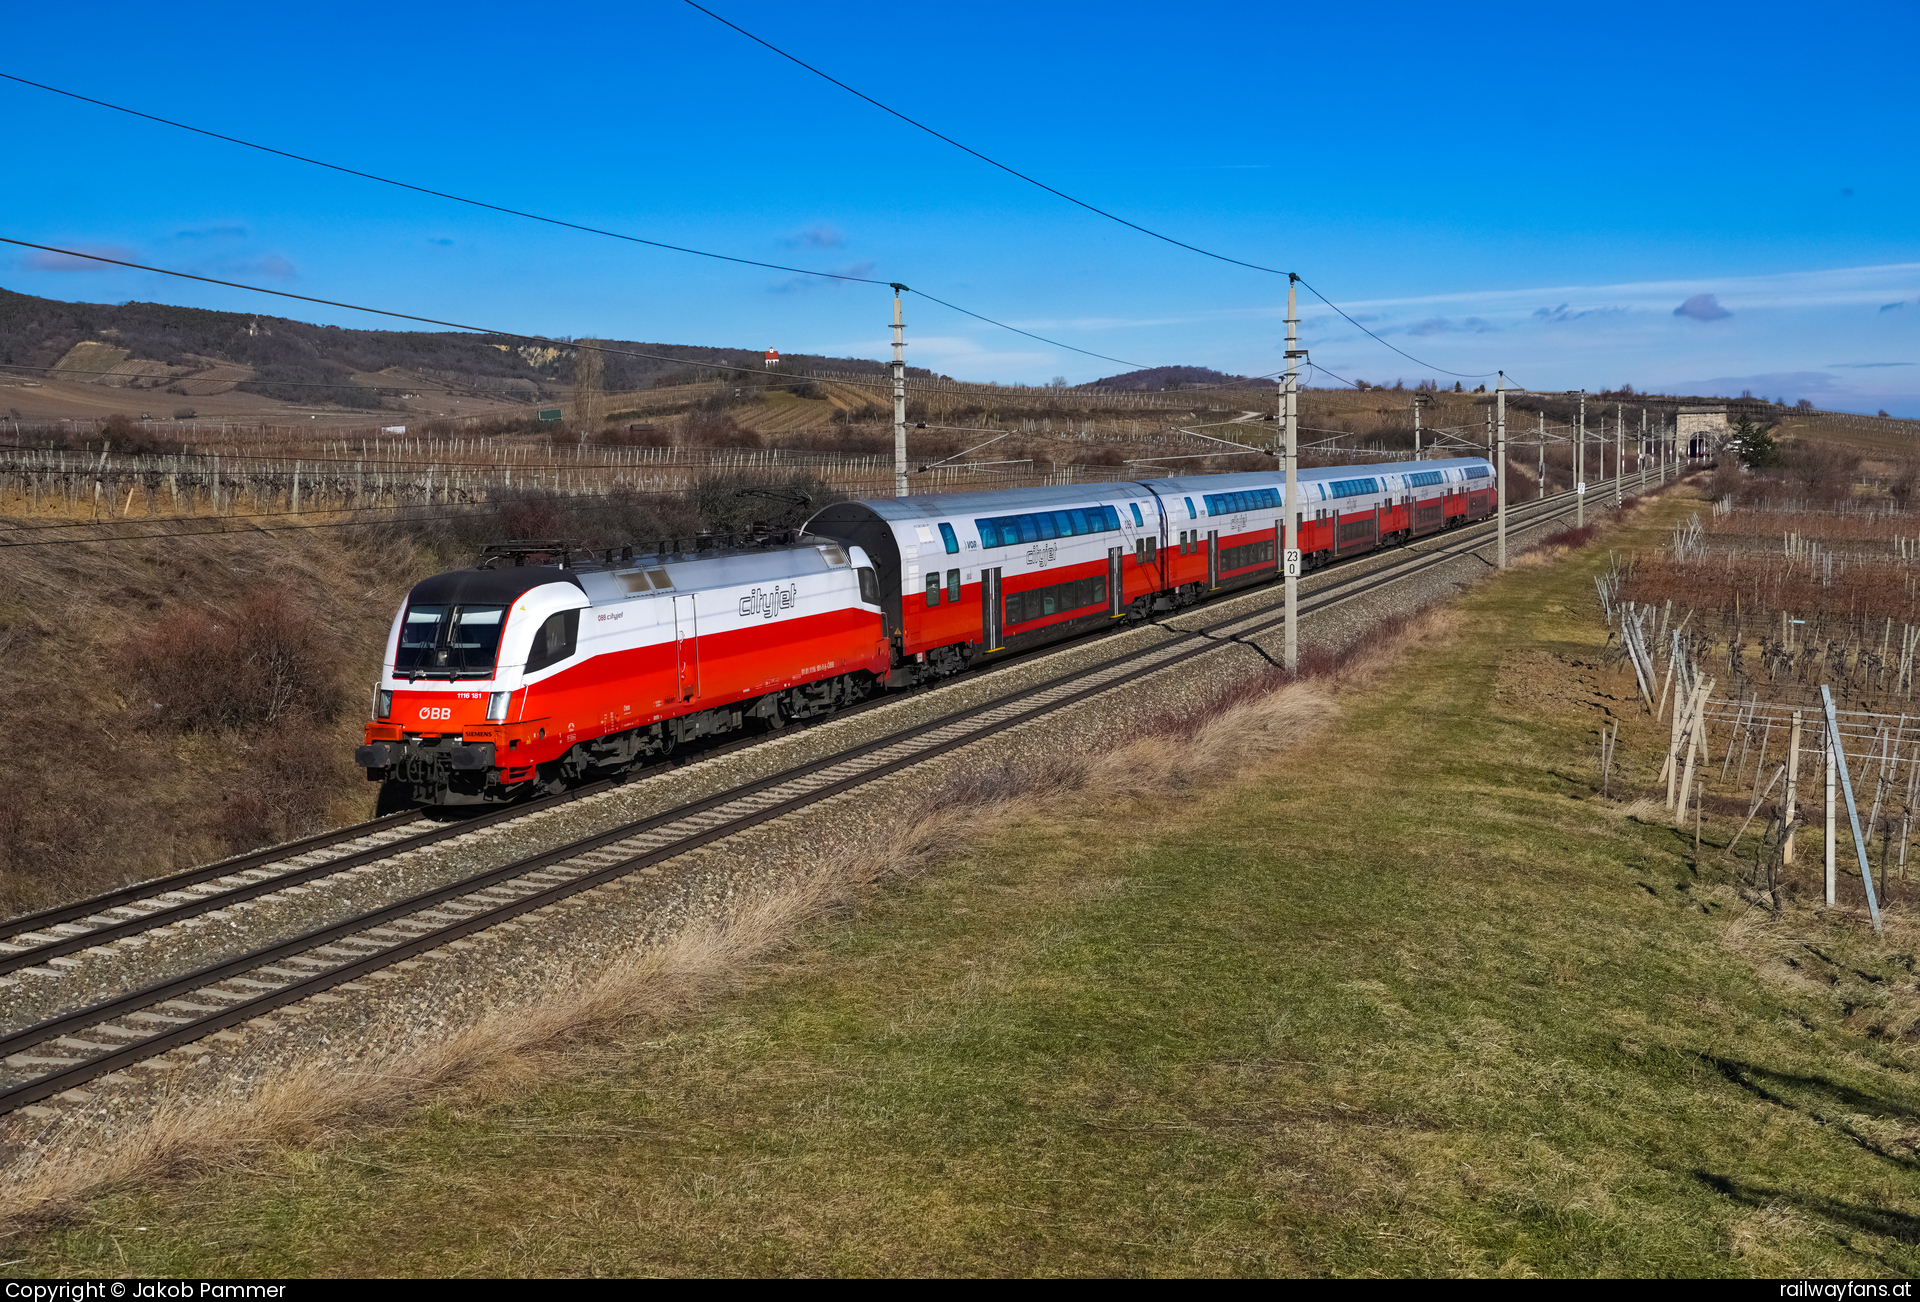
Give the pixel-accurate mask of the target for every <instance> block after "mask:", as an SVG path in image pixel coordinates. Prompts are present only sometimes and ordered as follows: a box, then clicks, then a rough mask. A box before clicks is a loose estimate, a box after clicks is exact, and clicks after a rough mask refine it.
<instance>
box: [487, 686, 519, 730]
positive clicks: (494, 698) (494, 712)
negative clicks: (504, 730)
mask: <svg viewBox="0 0 1920 1302" xmlns="http://www.w3.org/2000/svg"><path fill="white" fill-rule="evenodd" d="M512 694H513V693H511V692H493V693H490V694H489V695H488V696H487V722H488V723H505V722H506V721H507V697H509V696H511V695H512Z"/></svg>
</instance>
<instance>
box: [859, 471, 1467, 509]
mask: <svg viewBox="0 0 1920 1302" xmlns="http://www.w3.org/2000/svg"><path fill="white" fill-rule="evenodd" d="M1486 464H1487V460H1486V458H1485V457H1449V458H1447V459H1446V460H1442V461H1383V462H1378V463H1375V464H1373V465H1365V466H1360V465H1349V466H1317V467H1315V468H1313V469H1311V470H1302V471H1300V472H1299V475H1300V482H1301V483H1307V484H1312V483H1319V482H1321V481H1323V480H1334V479H1351V478H1353V477H1354V476H1355V475H1356V474H1366V475H1379V474H1405V473H1410V472H1413V471H1419V470H1465V469H1467V468H1469V467H1473V466H1484V465H1486ZM1279 477H1280V468H1279V466H1277V465H1276V466H1274V467H1273V468H1272V469H1270V470H1256V471H1248V472H1242V473H1239V474H1230V475H1177V476H1169V477H1168V478H1165V479H1147V480H1140V481H1134V480H1115V481H1113V482H1111V483H1092V484H1049V485H1046V486H1043V487H1039V488H1007V489H1001V490H998V491H996V492H987V493H918V494H915V495H914V496H912V497H877V498H863V499H860V500H859V501H857V502H850V503H841V504H840V505H842V506H860V507H864V508H866V509H867V510H869V511H871V512H872V513H873V514H874V515H875V516H878V517H879V518H880V519H882V520H952V519H957V518H962V517H971V516H973V515H975V514H979V513H993V514H1004V513H1005V512H1007V511H1014V510H1044V509H1045V508H1047V507H1061V506H1080V505H1084V504H1086V503H1088V502H1105V501H1125V500H1127V499H1129V498H1144V497H1150V496H1152V495H1154V494H1155V493H1162V494H1164V493H1169V492H1175V493H1195V492H1201V493H1204V492H1231V491H1233V490H1234V489H1236V488H1270V487H1272V486H1273V482H1274V480H1275V479H1276V478H1279ZM832 509H833V508H831V507H829V508H827V510H829V511H830V510H832ZM821 514H823V515H824V514H825V512H822V513H821Z"/></svg>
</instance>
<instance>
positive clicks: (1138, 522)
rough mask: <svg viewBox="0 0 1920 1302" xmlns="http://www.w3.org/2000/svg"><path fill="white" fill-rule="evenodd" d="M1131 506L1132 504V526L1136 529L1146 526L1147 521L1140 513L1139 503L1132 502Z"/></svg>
mask: <svg viewBox="0 0 1920 1302" xmlns="http://www.w3.org/2000/svg"><path fill="white" fill-rule="evenodd" d="M1132 506H1133V527H1134V528H1136V529H1144V528H1146V527H1147V522H1146V520H1144V519H1143V518H1142V517H1141V515H1140V503H1138V502H1134V503H1133V504H1132Z"/></svg>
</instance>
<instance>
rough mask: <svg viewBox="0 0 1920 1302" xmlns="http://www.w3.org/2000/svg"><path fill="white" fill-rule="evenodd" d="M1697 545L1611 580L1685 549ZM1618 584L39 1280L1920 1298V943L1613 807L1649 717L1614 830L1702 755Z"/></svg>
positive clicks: (102, 1216) (1386, 678)
mask: <svg viewBox="0 0 1920 1302" xmlns="http://www.w3.org/2000/svg"><path fill="white" fill-rule="evenodd" d="M1677 513H1678V512H1677V510H1676V509H1675V508H1673V507H1662V508H1657V509H1655V510H1654V511H1651V512H1649V513H1647V518H1646V519H1645V520H1644V521H1643V522H1642V523H1640V524H1638V525H1629V526H1628V527H1626V528H1625V529H1623V530H1622V532H1621V534H1620V535H1618V536H1616V537H1613V538H1610V539H1608V540H1607V541H1608V542H1609V543H1611V544H1612V545H1614V546H1634V545H1641V546H1650V545H1652V543H1653V542H1654V541H1655V540H1656V539H1657V538H1658V537H1659V536H1660V535H1661V533H1662V532H1663V531H1664V529H1665V528H1666V527H1668V526H1669V525H1670V522H1671V519H1672V518H1673V517H1674V516H1675V515H1676V514H1677ZM1605 564H1606V555H1605V548H1604V547H1593V548H1588V549H1586V550H1585V551H1582V552H1577V553H1574V554H1573V555H1572V556H1571V557H1570V558H1569V559H1568V560H1567V561H1565V563H1562V564H1559V565H1555V566H1536V567H1530V568H1523V569H1520V570H1518V571H1516V572H1514V573H1513V574H1511V575H1509V576H1506V577H1505V578H1503V579H1501V580H1498V581H1496V582H1494V583H1492V584H1489V585H1488V586H1486V587H1484V588H1482V589H1479V590H1477V591H1476V592H1473V593H1470V594H1468V595H1467V596H1466V597H1465V598H1464V599H1463V600H1462V601H1461V603H1460V604H1459V609H1458V613H1457V616H1455V617H1452V618H1450V619H1444V620H1441V621H1438V622H1436V624H1435V625H1434V628H1435V629H1436V630H1437V631H1434V632H1432V633H1431V634H1430V635H1429V637H1428V639H1427V642H1426V644H1425V645H1422V646H1418V647H1416V648H1415V651H1414V654H1413V655H1412V656H1411V657H1410V658H1408V659H1407V660H1405V661H1404V662H1403V663H1402V664H1400V665H1399V667H1397V668H1393V669H1391V670H1389V671H1387V672H1384V673H1383V674H1381V675H1378V676H1376V677H1375V679H1374V681H1373V683H1372V686H1371V688H1370V690H1368V691H1366V692H1364V693H1351V694H1349V695H1348V696H1347V697H1346V698H1345V699H1344V702H1343V704H1342V707H1341V717H1340V719H1339V721H1338V726H1337V727H1334V728H1330V729H1328V730H1326V731H1324V732H1322V733H1321V734H1320V735H1319V736H1318V737H1317V738H1315V739H1314V740H1312V741H1311V742H1310V743H1308V744H1305V745H1302V746H1299V747H1297V748H1295V749H1293V750H1292V751H1290V752H1288V753H1285V754H1282V755H1280V756H1279V757H1278V758H1276V759H1273V760H1270V761H1268V762H1267V763H1265V764H1264V765H1263V766H1261V767H1260V768H1259V769H1258V770H1256V771H1249V772H1247V773H1245V774H1244V775H1242V779H1241V780H1239V781H1237V782H1232V783H1224V784H1217V785H1212V786H1207V787H1201V788H1196V789H1193V790H1189V791H1185V792H1174V793H1172V794H1170V795H1168V796H1166V797H1150V798H1146V799H1102V798H1099V797H1092V796H1084V795H1083V796H1081V797H1078V798H1075V799H1074V800H1072V801H1071V802H1063V803H1062V804H1058V805H1056V806H1054V807H1051V808H1047V809H1044V810H1040V811H1037V812H1034V813H1033V815H1032V816H1030V817H1028V818H1026V819H1024V820H1022V821H1019V822H1018V823H1016V824H1015V825H1013V826H1010V827H1008V828H1006V829H1005V830H1004V831H1003V832H1002V833H1001V834H999V835H997V836H994V837H992V838H990V839H989V840H987V841H986V842H985V843H983V844H979V845H976V846H974V847H972V848H971V849H970V850H969V851H968V852H966V853H965V854H964V855H963V856H961V857H960V858H958V859H957V860H953V861H950V862H948V863H947V864H945V865H944V866H943V867H941V868H940V869H939V870H938V871H937V872H936V873H933V874H931V875H929V876H927V877H926V878H923V879H922V880H920V881H918V882H916V883H913V884H911V885H908V886H903V887H900V888H898V889H895V890H892V891H889V892H886V893H885V894H884V895H882V896H881V897H878V898H873V899H870V900H869V901H868V902H867V904H866V905H865V906H863V909H862V910H861V911H860V912H859V913H858V914H857V915H856V916H851V917H844V918H840V919H835V920H829V921H825V922H822V923H821V924H819V925H818V927H817V928H816V930H815V932H814V933H813V934H812V935H811V937H810V939H809V942H808V944H807V945H806V946H805V947H803V949H802V950H801V951H799V953H798V954H797V956H796V957H795V958H794V959H793V960H792V961H791V962H789V963H788V964H787V965H786V966H785V967H784V968H783V969H782V970H780V971H779V972H778V973H777V979H771V980H768V981H766V982H765V983H764V984H763V985H762V986H761V987H760V988H759V989H758V990H756V991H753V992H751V993H748V994H745V995H740V996H736V997H734V998H732V999H730V1000H728V1001H726V1002H725V1003H723V1004H722V1005H720V1006H719V1007H717V1008H716V1009H714V1010H712V1012H711V1014H710V1015H709V1016H707V1017H705V1018H704V1019H702V1020H700V1021H698V1022H696V1023H693V1024H690V1025H685V1026H682V1027H680V1028H679V1029H673V1030H663V1029H660V1028H657V1027H656V1028H645V1027H636V1028H633V1030H632V1032H631V1034H630V1035H628V1036H626V1037H625V1038H620V1039H616V1040H612V1041H609V1042H605V1043H602V1044H600V1045H598V1046H597V1047H595V1048H594V1049H592V1050H587V1051H583V1052H582V1054H581V1056H580V1057H579V1058H577V1059H576V1064H575V1065H576V1067H577V1068H578V1070H577V1072H576V1073H575V1074H574V1075H573V1076H572V1078H570V1079H568V1080H566V1081H564V1082H560V1083H555V1084H552V1085H550V1086H548V1087H546V1088H544V1089H541V1090H539V1091H537V1092H534V1093H531V1094H528V1095H513V1094H511V1092H510V1091H509V1092H506V1093H505V1094H503V1095H502V1096H500V1097H494V1098H488V1097H486V1096H484V1095H483V1094H480V1093H467V1094H451V1095H448V1096H446V1097H445V1098H443V1100H442V1101H441V1102H440V1103H439V1104H438V1105H437V1106H435V1107H433V1108H432V1109H430V1110H429V1111H427V1112H426V1113H424V1114H422V1115H419V1116H417V1117H416V1118H414V1119H413V1120H412V1121H410V1122H409V1123H407V1124H405V1125H404V1126H402V1127H400V1128H398V1129H393V1130H387V1131H382V1132H378V1133H373V1134H370V1135H363V1136H360V1137H341V1138H336V1139H335V1140H333V1141H332V1142H329V1143H316V1144H312V1145H309V1146H294V1147H286V1148H273V1149H269V1150H263V1151H259V1152H256V1153H254V1154H253V1155H252V1156H251V1157H250V1158H249V1160H248V1161H247V1162H246V1164H245V1166H244V1168H238V1167H234V1168H227V1169H222V1170H217V1171H213V1172H208V1173H202V1174H200V1175H197V1176H193V1177H191V1178H189V1179H186V1180H185V1181H184V1182H180V1183H173V1184H167V1185H162V1186H158V1187H141V1188H128V1189H121V1190H119V1191H115V1192H111V1193H109V1194H106V1195H103V1196H100V1197H97V1198H95V1199H94V1200H93V1201H91V1202H90V1203H88V1204H87V1205H86V1206H85V1207H84V1208H82V1209H81V1211H80V1213H79V1215H78V1219H77V1220H75V1221H73V1222H70V1223H68V1224H66V1225H64V1226H62V1227H58V1228H51V1229H43V1230H40V1231H37V1232H34V1233H32V1234H30V1235H27V1236H24V1237H21V1238H16V1239H15V1240H14V1241H13V1243H12V1244H11V1245H10V1246H11V1247H12V1248H13V1251H12V1252H11V1253H10V1254H9V1256H12V1257H15V1258H17V1259H18V1263H17V1268H20V1269H34V1270H44V1271H47V1272H49V1273H59V1274H63V1275H68V1276H71V1275H73V1274H76V1273H89V1272H100V1273H104V1274H115V1275H123V1274H127V1273H130V1272H133V1273H154V1274H172V1275H233V1274H245V1273H254V1272H260V1273H267V1274H281V1273H306V1272H314V1273H368V1274H400V1273H408V1274H415V1273H418V1274H443V1273H478V1274H515V1273H527V1274H587V1273H619V1272H669V1273H744V1274H766V1273H837V1274H855V1273H869V1272H872V1273H946V1272H953V1273H973V1274H1028V1273H1070V1274H1133V1273H1140V1274H1184V1273H1195V1272H1208V1273H1215V1272H1217V1273H1342V1274H1344V1273H1353V1274H1361V1273H1371V1272H1385V1273H1404V1274H1429V1273H1488V1274H1524V1273H1536V1272H1537V1273H1545V1274H1713V1273H1731V1274H1747V1273H1752V1274H1758V1275H1787V1274H1821V1275H1854V1274H1863V1273H1911V1272H1912V1271H1913V1270H1914V1269H1915V1268H1916V1267H1917V1266H1920V1253H1916V1251H1915V1249H1914V1247H1913V1243H1914V1239H1915V1237H1916V1233H1920V1195H1916V1194H1915V1192H1914V1186H1913V1181H1912V1175H1913V1170H1914V1166H1915V1162H1914V1156H1913V1150H1914V1145H1915V1142H1916V1135H1915V1131H1916V1128H1917V1127H1916V1122H1915V1118H1916V1109H1920V1091H1916V1090H1915V1088H1914V1087H1913V1085H1912V1083H1911V1076H1910V1075H1909V1071H1910V1068H1911V1066H1912V1065H1913V1057H1914V1050H1913V1048H1912V1047H1911V1041H1910V1040H1908V1039H1905V1038H1903V1037H1901V1036H1900V1035H1899V1034H1898V1026H1897V1024H1896V1022H1895V1020H1894V1014H1896V1013H1899V1012H1900V1011H1901V1010H1900V1008H1899V1007H1896V1004H1897V1003H1898V1002H1899V1001H1900V1000H1906V1001H1908V1002H1909V1003H1910V1002H1911V998H1912V997H1911V994H1910V993H1899V992H1901V991H1905V989H1906V987H1910V986H1911V985H1912V975H1911V973H1912V969H1911V959H1910V957H1908V955H1909V954H1910V951H1911V940H1912V937H1911V935H1910V934H1908V924H1907V923H1906V922H1905V921H1904V920H1903V919H1895V920H1894V922H1893V926H1892V929H1891V932H1890V935H1889V938H1888V939H1887V940H1886V941H1884V942H1875V941H1872V940H1871V937H1870V935H1868V934H1866V933H1863V932H1862V930H1861V928H1860V925H1859V922H1858V920H1857V919H1855V918H1853V917H1851V915H1847V916H1838V917H1817V916H1813V915H1800V916H1797V917H1796V916H1793V915H1789V916H1788V917H1786V918H1773V917H1771V916H1770V915H1766V914H1764V913H1762V912H1759V911H1756V910H1754V909H1753V908H1751V907H1750V906H1749V904H1748V903H1746V902H1745V900H1744V899H1743V897H1742V896H1741V894H1740V892H1739V891H1738V889H1737V887H1736V885H1735V884H1734V880H1733V874H1732V872H1731V870H1730V869H1729V868H1728V867H1725V866H1723V863H1724V861H1723V860H1722V859H1721V858H1720V857H1719V856H1718V855H1717V854H1716V853H1715V852H1714V851H1713V846H1714V845H1715V844H1716V843H1718V842H1724V841H1725V840H1726V838H1727V833H1728V832H1729V831H1730V829H1715V828H1714V827H1713V826H1712V825H1711V824H1709V828H1708V832H1709V836H1708V850H1707V852H1706V853H1705V854H1704V855H1703V856H1702V858H1701V862H1699V863H1697V864H1696V863H1694V862H1693V847H1692V841H1691V838H1690V837H1683V836H1682V835H1679V834H1676V833H1675V832H1674V831H1673V830H1671V829H1669V828H1665V827H1662V826H1659V825H1657V823H1655V824H1648V823H1642V822H1639V821H1635V820H1634V819H1632V818H1628V817H1626V816H1624V814H1623V812H1622V809H1623V804H1624V801H1623V800H1613V801H1609V800H1603V799H1601V798H1600V797H1598V796H1597V795H1596V794H1595V792H1594V790H1593V779H1594V776H1595V775H1594V770H1595V767H1596V766H1595V764H1594V758H1593V756H1594V751H1593V745H1592V740H1593V736H1594V729H1595V726H1596V724H1597V722H1598V719H1599V718H1600V717H1601V715H1602V712H1603V711H1605V710H1608V709H1613V710H1618V711H1622V712H1623V713H1624V717H1625V719H1626V732H1625V735H1624V739H1623V741H1622V743H1621V755H1622V757H1623V759H1624V760H1625V761H1626V765H1627V774H1628V777H1627V779H1626V780H1625V781H1624V782H1623V781H1622V780H1621V778H1620V777H1619V776H1618V775H1616V778H1615V786H1614V791H1615V794H1616V796H1622V797H1631V796H1632V795H1634V794H1636V792H1635V791H1634V790H1633V788H1634V787H1635V786H1639V787H1641V788H1644V787H1646V786H1648V785H1650V782H1651V779H1652V776H1653V769H1654V767H1656V765H1657V761H1658V755H1659V750H1660V747H1661V745H1662V744H1663V743H1664V739H1665V734H1664V726H1662V725H1655V724H1653V723H1652V722H1651V721H1648V720H1646V719H1645V717H1644V714H1643V713H1641V714H1636V713H1635V712H1634V711H1633V709H1632V708H1631V701H1630V692H1631V688H1630V687H1629V686H1628V685H1627V682H1626V680H1625V679H1623V678H1622V677H1621V676H1620V675H1618V674H1617V673H1616V672H1613V671H1607V670H1600V669H1597V668H1596V667H1595V665H1596V662H1597V660H1598V651H1599V647H1600V644H1601V642H1602V640H1603V638H1604V633H1603V630H1602V627H1601V625H1600V622H1599V619H1598V614H1597V611H1594V610H1593V609H1592V604H1593V598H1592V592H1593V589H1592V583H1591V576H1592V574H1593V573H1594V572H1596V570H1597V569H1599V568H1601V567H1604V565H1605ZM1789 933H1792V934H1789ZM1815 936H1817V937H1818V939H1819V941H1820V944H1819V945H1817V946H1814V947H1810V948H1809V949H1808V951H1807V952H1802V950H1803V948H1806V947H1802V946H1801V945H1800V944H1799V940H1804V939H1806V938H1809V937H1815ZM1796 937H1797V938H1798V939H1796ZM1809 952H1811V953H1815V954H1819V955H1820V956H1821V958H1822V960H1823V962H1821V963H1816V962H1815V961H1814V959H1812V958H1810V957H1809V956H1808V954H1809ZM1782 954H1785V955H1786V957H1787V958H1788V959H1792V958H1793V956H1794V955H1796V954H1797V955H1798V959H1797V963H1796V964H1795V965H1794V966H1789V965H1788V964H1787V963H1786V962H1783V961H1781V956H1782ZM1816 967H1818V968H1819V971H1818V972H1815V971H1813V969H1814V968H1816ZM1850 972H1851V973H1852V975H1849V973H1850ZM1822 973H1826V974H1827V975H1822ZM1911 1016H1912V1009H1911V1008H1910V1007H1909V1008H1906V1009H1905V1014H1904V1017H1905V1019H1908V1020H1910V1019H1911Z"/></svg>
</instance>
